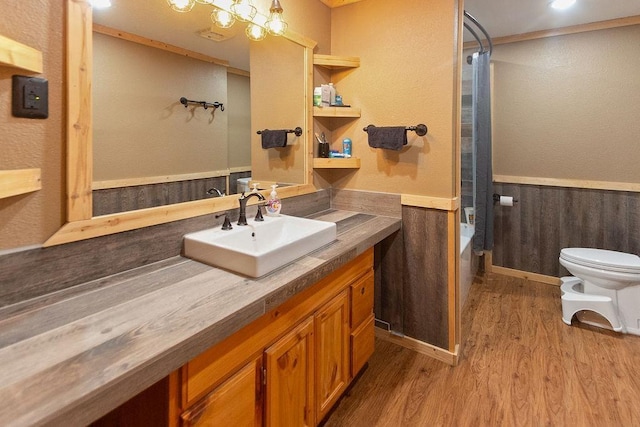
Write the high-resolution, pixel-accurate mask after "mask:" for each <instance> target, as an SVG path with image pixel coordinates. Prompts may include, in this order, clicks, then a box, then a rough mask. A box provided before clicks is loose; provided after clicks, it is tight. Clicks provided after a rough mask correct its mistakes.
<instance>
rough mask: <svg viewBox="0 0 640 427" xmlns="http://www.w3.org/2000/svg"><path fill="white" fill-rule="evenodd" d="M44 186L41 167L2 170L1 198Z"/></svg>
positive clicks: (0, 175)
mask: <svg viewBox="0 0 640 427" xmlns="http://www.w3.org/2000/svg"><path fill="white" fill-rule="evenodd" d="M41 188H42V178H41V172H40V169H18V170H3V171H0V199H4V198H7V197H12V196H17V195H19V194H25V193H31V192H33V191H38V190H40V189H41Z"/></svg>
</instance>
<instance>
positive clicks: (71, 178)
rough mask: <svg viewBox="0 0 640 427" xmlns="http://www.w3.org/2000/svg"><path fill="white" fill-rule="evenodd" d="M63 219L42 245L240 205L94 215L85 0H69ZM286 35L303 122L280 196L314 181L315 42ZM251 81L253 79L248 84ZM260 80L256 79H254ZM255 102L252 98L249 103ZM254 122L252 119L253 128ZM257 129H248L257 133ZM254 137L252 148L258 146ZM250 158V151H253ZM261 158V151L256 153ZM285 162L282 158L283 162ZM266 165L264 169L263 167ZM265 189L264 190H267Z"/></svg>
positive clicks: (221, 202)
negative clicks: (294, 171)
mask: <svg viewBox="0 0 640 427" xmlns="http://www.w3.org/2000/svg"><path fill="white" fill-rule="evenodd" d="M66 3H67V28H66V31H67V37H66V39H67V164H66V174H67V175H66V176H67V185H66V189H67V197H66V199H67V206H66V209H67V214H66V217H67V223H66V224H64V225H63V226H62V227H61V228H60V230H58V231H57V232H56V233H55V234H54V235H53V236H51V238H49V239H48V240H47V241H46V242H45V244H44V246H52V245H58V244H63V243H68V242H73V241H78V240H83V239H89V238H92V237H98V236H104V235H109V234H115V233H120V232H124V231H129V230H133V229H137V228H142V227H148V226H152V225H158V224H163V223H167V222H172V221H178V220H182V219H186V218H192V217H196V216H200V215H206V214H210V213H215V212H220V211H225V210H229V209H234V208H237V207H238V205H239V204H238V196H237V195H231V196H225V197H217V198H213V199H203V200H196V201H192V202H185V203H178V204H174V205H166V206H160V207H154V208H148V209H141V210H136V211H128V212H122V213H114V214H109V215H103V216H96V217H94V216H93V208H92V179H93V150H92V148H93V147H92V105H91V103H92V100H91V78H92V52H91V46H92V31H93V28H92V27H93V21H92V10H91V6H90V5H89V3H88V1H87V0H67V2H66ZM283 37H284V38H286V39H287V40H289V41H291V42H293V43H295V44H297V45H299V46H301V47H302V49H301V55H302V58H301V61H302V64H303V67H302V70H303V74H304V75H303V76H302V80H301V81H302V82H303V87H302V88H301V91H300V92H301V95H302V96H301V98H302V99H301V100H300V101H301V103H300V105H301V106H302V109H303V112H302V117H303V121H304V125H303V134H302V136H301V137H300V146H299V147H297V152H298V154H297V155H298V156H299V161H298V162H299V163H300V164H301V168H302V171H301V174H302V176H303V184H300V185H291V186H287V187H283V188H281V189H279V191H278V194H279V196H280V197H281V198H287V197H292V196H297V195H302V194H307V193H311V192H313V191H315V187H314V186H313V181H312V173H313V169H312V166H311V165H312V155H313V152H312V148H310V147H311V146H312V145H311V144H310V141H311V134H312V129H313V123H312V111H311V105H312V102H311V100H310V99H309V97H310V94H311V93H312V90H313V88H312V87H313V48H314V47H315V45H316V43H315V42H314V41H313V40H310V39H308V38H305V37H304V36H301V35H299V34H296V33H295V32H292V31H287V33H286V34H285V36H283ZM253 84H254V83H253V82H252V85H253ZM255 84H256V85H260V82H255ZM252 104H253V102H252ZM253 108H254V107H252V109H253ZM253 127H254V122H253V120H252V128H253ZM255 130H256V129H252V134H255ZM256 140H257V137H252V150H254V147H256V146H257V144H256ZM252 157H254V156H252ZM272 157H273V156H271V157H267V158H266V161H272V160H273V161H274V162H275V165H276V166H275V167H276V168H277V167H278V164H279V163H282V159H278V158H277V156H275V158H273V159H272ZM255 158H256V159H260V160H258V161H264V159H265V156H264V155H263V156H255ZM285 163H286V162H285ZM267 169H268V168H267ZM267 193H268V191H266V190H265V191H264V194H265V195H266V194H267Z"/></svg>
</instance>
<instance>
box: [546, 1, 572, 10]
mask: <svg viewBox="0 0 640 427" xmlns="http://www.w3.org/2000/svg"><path fill="white" fill-rule="evenodd" d="M575 2H576V0H553V1H552V2H551V3H550V5H551V7H552V8H554V9H558V10H564V9H568V8H570V7H571V6H573V5H574V4H575Z"/></svg>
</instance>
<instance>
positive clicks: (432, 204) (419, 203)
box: [400, 194, 460, 211]
mask: <svg viewBox="0 0 640 427" xmlns="http://www.w3.org/2000/svg"><path fill="white" fill-rule="evenodd" d="M400 203H402V204H403V205H404V206H415V207H418V208H429V209H440V210H443V211H455V210H457V209H459V208H460V200H459V199H458V198H457V197H454V198H453V199H446V198H443V197H430V196H418V195H415V194H401V195H400Z"/></svg>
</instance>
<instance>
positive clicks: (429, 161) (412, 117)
mask: <svg viewBox="0 0 640 427" xmlns="http://www.w3.org/2000/svg"><path fill="white" fill-rule="evenodd" d="M455 18H456V2H452V1H448V0H437V1H430V2H429V3H428V5H425V2H424V1H422V0H407V1H403V2H401V6H400V4H399V3H398V2H391V1H386V0H367V1H363V2H359V3H353V4H350V5H347V6H344V7H340V8H336V9H334V10H333V11H332V16H331V24H332V28H331V36H332V37H331V43H332V49H331V53H332V54H334V55H345V56H359V57H360V67H359V68H357V69H355V70H351V71H345V72H343V73H340V74H339V75H337V76H336V77H335V79H334V80H335V81H334V83H335V84H336V87H337V90H338V93H340V94H342V95H343V99H344V101H345V103H348V104H351V105H353V106H355V107H360V108H361V109H362V115H361V117H360V118H359V119H354V120H346V119H334V122H332V123H331V124H330V126H332V127H334V128H335V130H333V133H332V136H333V141H334V142H336V143H335V145H334V147H335V148H338V147H337V145H338V143H339V142H340V141H342V139H343V138H345V137H349V138H351V139H352V140H353V153H354V155H355V156H357V157H360V158H361V159H362V166H361V168H360V169H359V170H358V171H357V173H349V174H345V173H344V172H343V171H341V172H335V173H334V176H333V178H334V180H335V185H336V186H338V187H340V188H349V189H358V190H375V191H385V192H393V193H408V194H419V195H428V196H435V197H453V196H454V195H455V187H456V185H457V184H456V183H455V182H454V180H455V173H454V153H455V149H454V148H455V141H454V132H455V130H454V113H455V102H456V101H455V100H454V94H455V91H454V89H455V86H454V80H455V79H454V65H455V62H454V61H455V59H456V58H455V56H454V55H455V54H456V52H455V37H456V34H455V30H456V29H455V26H454V22H455ZM418 123H425V124H426V125H427V126H428V128H429V133H428V134H427V135H426V136H425V137H418V136H417V135H416V134H415V133H414V132H409V134H408V135H409V146H408V147H406V148H404V149H403V150H402V151H400V152H395V151H390V150H376V149H372V148H370V147H369V146H368V142H367V137H366V136H367V134H366V133H365V132H363V130H362V129H363V128H364V127H365V126H367V125H369V124H374V125H377V126H399V125H403V126H408V125H411V126H415V125H416V124H418ZM325 176H326V175H325Z"/></svg>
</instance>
